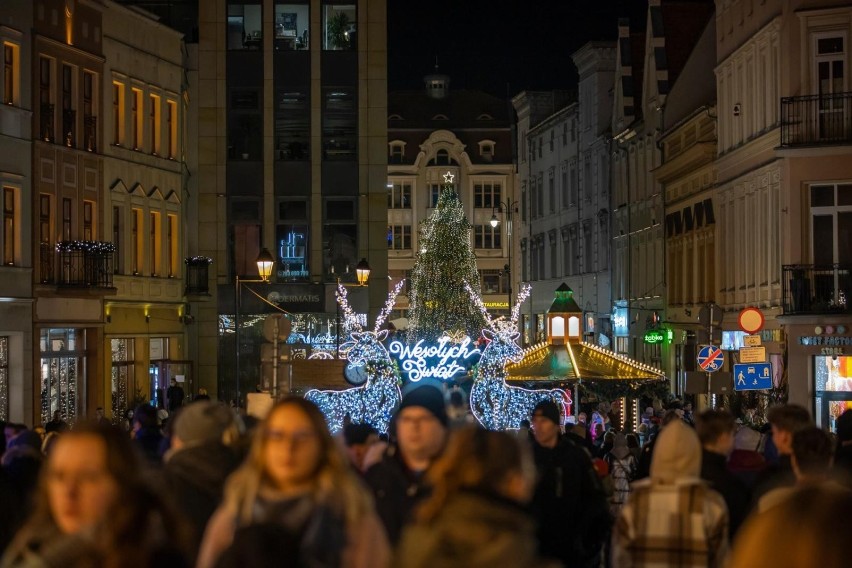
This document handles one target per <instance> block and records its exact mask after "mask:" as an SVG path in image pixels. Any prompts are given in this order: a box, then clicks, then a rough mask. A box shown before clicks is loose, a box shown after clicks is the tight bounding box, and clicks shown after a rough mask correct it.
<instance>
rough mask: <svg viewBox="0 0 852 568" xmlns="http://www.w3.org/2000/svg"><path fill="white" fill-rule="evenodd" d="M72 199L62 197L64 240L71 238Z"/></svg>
mask: <svg viewBox="0 0 852 568" xmlns="http://www.w3.org/2000/svg"><path fill="white" fill-rule="evenodd" d="M71 209H72V207H71V200H70V199H69V198H67V197H63V198H62V240H64V241H70V240H71Z"/></svg>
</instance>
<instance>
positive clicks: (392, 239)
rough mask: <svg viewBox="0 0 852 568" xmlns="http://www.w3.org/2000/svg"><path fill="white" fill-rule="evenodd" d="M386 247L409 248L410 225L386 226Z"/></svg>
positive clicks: (393, 248) (392, 248) (394, 248)
mask: <svg viewBox="0 0 852 568" xmlns="http://www.w3.org/2000/svg"><path fill="white" fill-rule="evenodd" d="M388 248H389V249H391V250H411V225H390V226H388Z"/></svg>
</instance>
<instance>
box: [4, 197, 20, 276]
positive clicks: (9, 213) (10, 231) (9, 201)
mask: <svg viewBox="0 0 852 568" xmlns="http://www.w3.org/2000/svg"><path fill="white" fill-rule="evenodd" d="M15 198H16V191H15V189H14V188H11V187H4V188H3V264H5V265H6V266H14V264H15V246H16V245H17V242H16V240H17V239H16V238H15V233H16V230H17V227H16V226H15V225H16V224H17V222H16V219H15V211H16V209H17V208H16V206H15V205H16V204H15Z"/></svg>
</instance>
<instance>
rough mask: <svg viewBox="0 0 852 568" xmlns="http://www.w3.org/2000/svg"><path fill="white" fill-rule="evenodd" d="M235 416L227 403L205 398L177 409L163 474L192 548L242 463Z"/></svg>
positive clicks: (194, 546)
mask: <svg viewBox="0 0 852 568" xmlns="http://www.w3.org/2000/svg"><path fill="white" fill-rule="evenodd" d="M237 420H238V419H237V418H236V416H235V415H234V413H233V412H231V410H230V409H229V408H228V407H226V406H224V405H221V404H217V403H213V402H211V401H209V400H201V401H198V402H192V403H190V404H189V405H187V406H183V407H181V409H180V410H179V411H177V412H176V413H175V416H174V424H173V426H172V443H171V449H170V450H169V451H168V452H167V453H166V455H165V465H164V467H163V474H164V477H165V480H166V485H167V487H169V489H170V490H171V492H170V496H171V499H170V500H171V501H173V502H174V504H175V505H176V508H177V509H178V510H180V511H182V512H183V513H184V514H185V516H186V518H187V520H188V521H189V522H190V526H191V528H192V531H193V534H192V538H193V540H192V545H193V551H197V550H198V547H199V546H200V544H201V538H202V536H204V527H205V526H207V522H208V521H209V520H210V517H211V516H212V515H213V512H214V511H215V510H216V508H217V507H218V506H219V504H220V503H221V501H222V492H223V489H224V485H225V480H226V479H227V477H228V476H229V475H230V474H231V473H232V472H233V471H234V470H235V469H237V467H238V466H239V465H240V461H241V458H242V456H241V455H240V453H239V452H238V451H237V450H236V449H235V447H234V445H233V444H234V442H236V441H237V439H238V438H239V434H240V428H239V423H238V421H237Z"/></svg>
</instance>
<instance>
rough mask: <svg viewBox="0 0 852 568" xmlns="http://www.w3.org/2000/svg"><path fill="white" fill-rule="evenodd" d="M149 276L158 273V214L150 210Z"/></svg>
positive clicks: (159, 255)
mask: <svg viewBox="0 0 852 568" xmlns="http://www.w3.org/2000/svg"><path fill="white" fill-rule="evenodd" d="M150 229H151V276H159V275H160V259H161V252H160V251H161V249H160V214H159V213H158V212H157V211H152V212H151V227H150Z"/></svg>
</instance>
